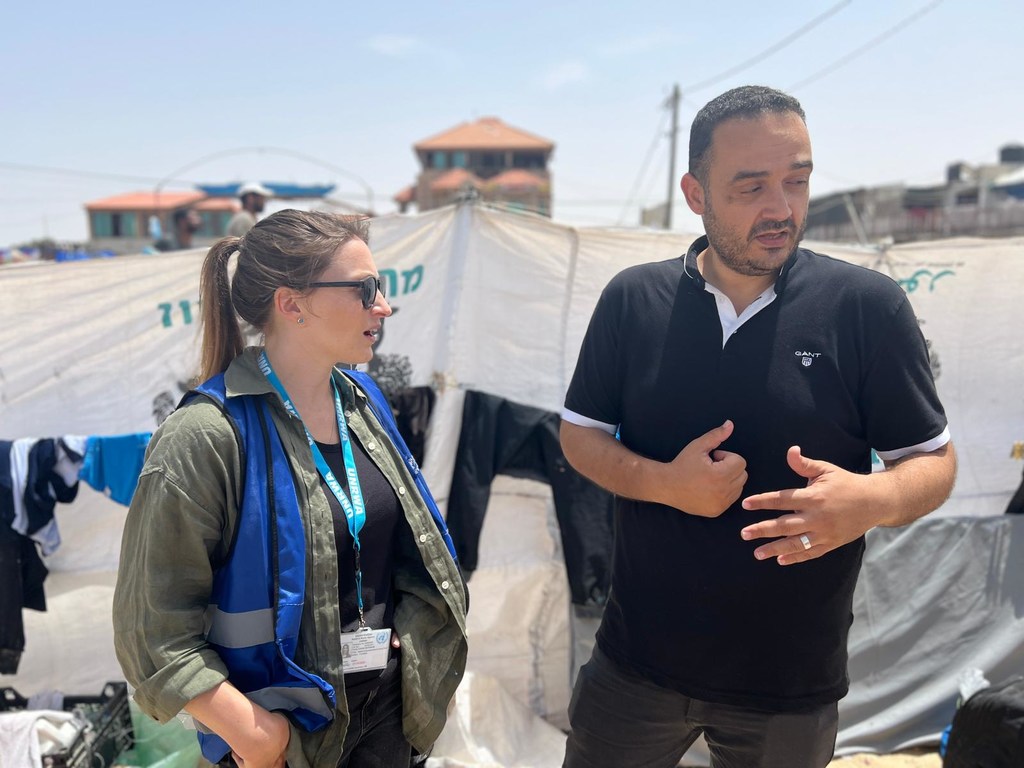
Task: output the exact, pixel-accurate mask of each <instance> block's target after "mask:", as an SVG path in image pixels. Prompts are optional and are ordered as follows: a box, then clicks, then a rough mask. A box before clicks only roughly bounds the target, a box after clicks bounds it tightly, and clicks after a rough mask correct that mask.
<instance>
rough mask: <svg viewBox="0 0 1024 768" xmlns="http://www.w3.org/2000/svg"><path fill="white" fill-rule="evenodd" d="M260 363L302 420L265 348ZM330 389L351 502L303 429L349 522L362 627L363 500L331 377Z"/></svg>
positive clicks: (288, 407)
mask: <svg viewBox="0 0 1024 768" xmlns="http://www.w3.org/2000/svg"><path fill="white" fill-rule="evenodd" d="M259 365H260V370H261V371H262V372H263V375H264V376H266V377H267V379H268V380H269V381H270V383H271V384H273V385H274V389H276V390H277V393H278V394H279V395H280V396H281V399H282V400H283V401H284V407H285V409H286V410H287V411H288V413H289V414H291V415H292V416H294V417H295V418H296V419H298V420H299V421H302V417H301V416H299V412H298V411H297V410H296V409H295V405H294V404H293V403H292V401H291V398H290V397H288V392H287V391H286V390H285V388H284V384H282V383H281V379H279V378H278V376H277V374H276V373H274V369H273V368H272V367H271V365H270V360H268V359H267V353H266V352H265V351H263V352H260V358H259ZM331 389H332V390H333V391H334V412H335V414H336V415H337V417H338V437H339V438H340V439H341V452H342V456H343V457H344V460H345V476H346V478H347V479H348V490H349V493H350V494H352V501H351V502H350V501H349V499H348V496H346V495H345V489H344V488H342V487H341V483H339V482H338V478H336V477H335V476H334V472H332V471H331V468H330V467H329V466H328V464H327V459H325V458H324V455H323V453H322V452H321V451H320V446H318V445H317V444H316V441H315V440H314V439H313V436H312V435H311V434H309V430H308V429H306V426H305V424H303V426H302V429H303V431H305V433H306V440H308V441H309V447H310V449H311V450H312V452H313V461H314V462H316V468H317V469H318V470H319V471H320V474H321V475H322V476H323V478H324V482H326V483H327V487H328V488H330V489H331V493H333V494H334V496H335V498H337V500H338V503H339V504H340V505H341V509H342V511H343V512H344V513H345V521H346V522H347V523H348V531H349V533H350V534H352V542H353V545H354V550H355V566H356V602H357V605H358V608H359V626H365V621H364V620H363V569H362V565H361V563H360V560H359V554H360V545H359V531H361V530H362V528H363V525H364V524H365V523H366V506H365V504H364V503H363V492H362V488H361V487H360V485H359V473H358V472H357V471H356V461H355V457H354V456H353V454H352V441H351V440H350V439H349V436H348V425H347V424H346V423H345V412H344V411H343V410H342V407H341V396H340V395H339V394H338V386H337V384H335V383H334V378H333V377H332V378H331Z"/></svg>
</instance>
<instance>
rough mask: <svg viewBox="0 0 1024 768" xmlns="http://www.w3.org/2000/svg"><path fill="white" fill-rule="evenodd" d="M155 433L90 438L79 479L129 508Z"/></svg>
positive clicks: (87, 442)
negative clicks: (148, 447) (147, 447)
mask: <svg viewBox="0 0 1024 768" xmlns="http://www.w3.org/2000/svg"><path fill="white" fill-rule="evenodd" d="M152 436H153V433H152V432H134V433H130V434H126V435H111V436H104V437H96V436H93V437H89V439H88V440H87V441H86V445H85V460H84V462H83V463H82V470H81V472H80V473H79V477H80V478H81V479H82V480H85V482H87V483H88V484H89V485H91V486H92V487H93V488H95V489H96V490H97V491H99V492H100V493H106V494H107V495H108V496H109V497H110V498H111V499H113V500H114V501H116V502H117V503H118V504H124V505H125V506H128V505H129V504H130V503H131V501H132V496H133V495H134V494H135V486H137V485H138V484H139V474H140V473H141V472H142V464H143V461H144V460H145V458H146V446H148V445H149V439H150V438H151V437H152Z"/></svg>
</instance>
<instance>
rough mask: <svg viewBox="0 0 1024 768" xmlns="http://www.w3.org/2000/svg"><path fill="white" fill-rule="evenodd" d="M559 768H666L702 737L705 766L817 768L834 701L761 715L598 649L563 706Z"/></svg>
mask: <svg viewBox="0 0 1024 768" xmlns="http://www.w3.org/2000/svg"><path fill="white" fill-rule="evenodd" d="M569 723H570V725H571V726H572V731H571V732H570V734H569V739H568V741H567V742H566V748H565V761H564V762H563V763H562V765H563V768H622V766H630V768H674V767H675V766H676V765H677V764H678V763H679V760H680V759H681V758H682V756H683V754H684V753H685V752H686V750H687V749H689V748H690V745H691V744H693V742H694V741H696V739H697V737H698V736H699V735H700V734H701V733H703V734H704V739H705V740H706V741H707V744H708V748H709V749H710V752H711V765H712V768H823V767H824V766H826V765H827V764H828V762H829V761H830V760H831V759H832V753H833V751H834V750H835V743H836V731H837V727H838V706H837V704H835V703H832V704H828V705H826V706H823V707H820V708H817V709H814V710H810V711H805V712H762V711H759V710H753V709H746V708H744V707H734V706H728V705H724V704H712V703H709V702H705V701H699V700H697V699H691V698H689V697H688V696H684V695H683V694H681V693H678V692H677V691H673V690H670V689H668V688H662V687H661V686H659V685H655V684H654V683H651V682H649V681H647V680H645V679H643V678H641V677H637V676H635V675H632V674H630V673H627V672H625V671H624V670H621V669H620V668H619V667H617V666H616V665H615V664H614V662H612V661H611V659H609V658H608V657H607V656H605V655H604V654H603V653H602V652H601V650H600V649H599V648H595V649H594V654H593V656H591V658H590V661H588V662H587V663H586V664H585V665H584V666H583V668H582V669H581V670H580V673H579V677H578V678H577V680H576V687H575V688H574V689H573V693H572V700H571V702H570V703H569Z"/></svg>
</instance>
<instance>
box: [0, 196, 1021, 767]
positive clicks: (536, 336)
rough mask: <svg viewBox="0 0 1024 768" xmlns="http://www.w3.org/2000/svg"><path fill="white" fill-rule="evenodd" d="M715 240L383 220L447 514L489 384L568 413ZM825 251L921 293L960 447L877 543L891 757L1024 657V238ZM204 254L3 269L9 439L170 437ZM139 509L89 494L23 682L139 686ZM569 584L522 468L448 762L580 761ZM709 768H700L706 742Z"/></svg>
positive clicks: (464, 215) (513, 217)
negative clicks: (130, 564)
mask: <svg viewBox="0 0 1024 768" xmlns="http://www.w3.org/2000/svg"><path fill="white" fill-rule="evenodd" d="M692 237H693V236H688V235H682V234H679V233H665V232H660V231H647V230H635V229H628V230H627V229H612V228H573V227H568V226H564V225H561V224H558V223H556V222H553V221H550V220H548V219H544V218H540V217H536V216H532V215H528V214H517V213H509V212H503V211H498V210H494V209H490V208H488V207H485V206H482V205H480V204H473V203H464V204H460V205H458V206H453V207H448V208H443V209H439V210H436V211H431V212H428V213H424V214H420V215H417V216H403V215H393V216H385V217H381V218H377V219H374V220H373V221H372V225H371V243H370V244H371V248H372V250H373V252H374V254H375V257H376V260H377V264H378V267H379V268H380V270H381V275H382V279H383V280H385V281H386V283H387V286H388V298H389V301H390V302H391V304H392V306H393V308H394V309H395V314H394V316H393V317H392V318H390V319H389V320H388V321H387V323H386V327H385V332H384V334H383V337H382V339H381V341H380V343H379V346H378V348H377V357H376V363H375V364H376V365H377V366H378V369H377V373H378V374H380V375H382V376H387V377H392V378H394V379H396V380H399V381H401V382H402V383H403V384H406V385H409V386H419V387H424V386H430V387H432V388H433V389H434V391H435V392H436V404H435V406H434V409H433V412H432V416H431V426H430V431H429V433H428V436H427V442H426V458H425V460H424V462H423V468H424V472H425V474H426V475H427V477H428V480H429V481H430V484H431V487H432V489H433V490H434V493H435V495H436V496H437V497H438V499H439V501H440V502H441V503H442V506H443V505H444V503H445V501H446V500H447V498H448V492H449V489H450V484H451V478H452V474H453V470H454V468H455V456H456V447H457V444H458V437H459V429H460V425H461V414H462V406H463V402H464V399H465V397H466V395H467V393H468V392H483V393H488V394H490V395H493V396H496V397H499V398H503V399H505V400H508V401H511V402H514V403H519V404H524V405H528V406H532V407H535V408H538V409H543V410H545V411H551V412H557V411H559V410H560V408H561V403H562V398H563V396H564V392H565V389H566V387H567V384H568V381H569V378H570V376H571V374H572V370H573V367H574V365H575V359H576V355H577V352H578V349H579V346H580V343H581V340H582V337H583V334H584V332H585V330H586V326H587V322H588V320H589V317H590V313H591V310H592V309H593V306H594V304H595V302H596V301H597V298H598V296H599V294H600V292H601V289H602V288H603V287H604V285H605V284H606V283H607V281H608V280H609V279H610V278H611V277H612V276H613V275H614V274H616V273H617V272H618V271H620V270H621V269H622V268H624V267H626V266H629V265H631V264H636V263H639V262H643V261H651V260H656V259H666V258H672V257H675V256H678V255H679V254H680V253H682V252H684V251H685V250H686V248H687V246H688V245H689V243H690V241H691V240H692ZM806 245H807V247H810V248H812V249H814V250H819V251H822V252H825V253H828V254H829V255H832V256H834V257H837V258H841V259H844V260H847V261H850V262H853V263H857V264H861V265H863V266H867V267H870V268H873V269H876V270H879V271H882V272H884V273H886V274H888V275H890V276H891V277H892V278H893V279H895V280H897V281H898V282H899V283H900V284H901V285H902V286H903V288H904V289H905V290H906V292H907V293H908V295H909V297H910V299H911V301H912V303H913V305H914V308H915V310H916V312H917V313H918V316H919V318H920V321H921V324H922V328H923V331H924V334H925V337H926V338H927V340H928V342H929V347H930V350H931V354H932V367H933V370H934V372H935V374H936V377H937V383H938V388H939V393H940V395H941V397H942V399H943V402H944V404H945V407H946V409H947V413H948V416H949V421H950V427H951V431H952V434H953V439H954V441H955V443H956V446H957V450H958V454H959V457H960V474H959V478H958V481H957V485H956V489H955V491H954V493H953V496H952V497H951V498H950V500H949V501H948V502H947V503H946V504H945V505H944V506H943V508H942V509H941V510H939V511H938V512H936V513H934V514H933V515H932V516H930V517H929V518H926V519H924V520H921V521H918V522H917V523H915V524H914V525H912V526H909V527H907V528H904V529H895V530H878V531H874V532H872V534H871V536H870V537H869V549H868V554H867V557H866V561H865V565H864V571H863V574H862V577H861V580H860V583H859V586H858V590H857V593H856V595H855V612H856V616H857V620H856V621H855V623H854V628H853V633H852V635H851V639H850V651H851V662H850V669H851V677H852V688H851V693H850V695H849V696H848V697H847V698H846V699H844V701H843V702H842V703H841V706H840V728H841V730H840V736H839V749H840V752H847V751H850V750H853V749H860V750H865V749H866V750H874V751H890V750H892V749H895V748H898V747H902V746H907V745H912V744H915V743H919V742H922V741H924V742H928V741H934V740H935V739H936V737H937V734H938V732H939V731H941V729H942V727H944V725H946V724H947V723H948V722H949V721H950V719H951V718H952V714H953V706H954V702H955V699H956V696H957V678H958V676H959V674H960V673H961V671H962V670H963V669H966V668H969V667H974V666H976V667H979V668H981V669H982V670H983V671H984V672H985V674H986V675H988V676H989V677H990V679H993V680H996V679H1000V678H1001V677H1003V676H1006V675H1008V674H1009V673H1010V672H1011V671H1013V670H1017V671H1019V670H1021V669H1022V668H1024V618H1022V614H1024V611H1022V608H1024V579H1022V578H1021V576H1022V573H1021V571H1022V569H1024V556H1022V555H1024V527H1022V525H1024V521H1021V520H1019V519H1018V518H1017V516H1007V515H1001V514H1000V513H1001V512H1002V510H1003V508H1004V507H1005V505H1006V503H1007V501H1008V499H1009V498H1010V495H1011V494H1012V492H1013V490H1014V489H1015V488H1016V486H1017V484H1018V482H1019V478H1020V469H1021V467H1020V463H1019V462H1015V461H1014V460H1013V459H1012V458H1011V449H1012V446H1013V445H1014V443H1015V442H1016V441H1020V440H1022V439H1024V398H1021V396H1020V392H1021V389H1022V384H1024V343H1022V341H1021V338H1020V331H1019V326H1018V325H1017V324H1016V321H1017V319H1018V312H1019V309H1018V308H1019V296H1018V294H1019V291H1020V286H1021V285H1024V258H1022V255H1024V238H1013V239H1003V240H981V239H958V240H951V241H941V242H931V243H919V244H911V245H902V246H895V247H891V248H889V249H888V250H886V251H878V250H874V249H866V248H857V247H849V246H837V245H824V244H814V243H808V244H806ZM203 255H204V254H203V252H201V251H183V252H177V253H166V254H159V255H138V256H125V257H119V258H116V259H103V260H92V261H75V262H68V263H60V264H55V263H28V264H18V265H11V266H7V267H4V268H2V269H0V296H2V297H3V299H4V300H3V301H0V439H15V438H22V437H30V436H36V437H44V436H60V435H67V434H74V435H114V434H122V433H128V432H140V431H151V430H152V429H154V428H155V427H156V425H157V423H158V422H159V420H160V419H161V418H163V417H164V416H165V415H166V413H167V410H168V408H170V407H173V403H174V402H176V401H177V399H178V397H180V395H181V393H182V392H183V391H184V390H185V389H186V388H187V386H188V382H189V381H190V378H191V377H192V376H193V375H194V374H195V372H196V368H197V361H198V340H197V335H196V331H197V328H198V298H199V295H198V286H199V269H200V265H201V262H202V257H203ZM125 511H126V510H125V508H124V507H122V506H119V505H117V504H115V503H113V502H112V501H110V500H109V499H107V498H105V497H104V496H103V495H102V494H100V493H96V492H94V491H92V489H90V488H88V487H84V484H83V488H82V489H81V490H80V493H79V497H78V499H76V501H75V502H74V503H72V504H68V505H59V506H58V510H57V521H58V525H59V530H60V535H61V538H62V540H63V543H62V545H61V546H60V548H59V549H58V550H57V551H56V552H55V553H54V554H53V555H52V556H50V557H49V558H48V560H47V565H48V567H49V568H50V570H51V575H50V577H49V580H48V581H47V590H48V595H49V598H50V599H49V603H50V605H49V611H48V612H47V613H38V614H37V613H33V612H31V611H26V616H25V621H26V638H27V647H26V651H25V654H24V656H23V658H22V662H21V666H20V668H19V670H18V673H17V674H16V675H14V676H4V677H2V678H0V684H3V685H11V686H13V687H15V688H18V689H19V690H20V691H22V692H23V693H26V694H27V693H32V692H35V691H40V690H45V689H60V690H63V691H65V692H68V693H83V692H90V691H96V690H98V689H99V688H100V687H101V686H102V685H103V682H104V681H106V680H108V679H117V678H118V677H119V676H120V672H119V669H118V667H117V665H116V662H115V661H114V658H113V651H112V648H111V639H110V637H111V628H110V619H109V610H110V600H111V593H112V585H113V573H114V571H115V570H116V566H117V560H118V555H119V543H120V529H121V526H122V525H123V521H124V515H125ZM566 582H567V577H566V568H565V564H564V558H563V553H562V547H561V542H560V539H559V529H558V525H557V523H556V519H555V514H554V511H553V508H552V501H551V493H550V490H549V489H548V487H547V486H546V485H544V484H541V483H537V482H535V481H531V480H524V479H520V478H509V477H499V478H498V479H497V480H496V481H495V483H494V486H493V487H492V493H491V497H490V503H489V506H488V508H487V515H486V520H485V524H484V530H483V532H482V536H481V542H480V564H479V568H478V569H477V570H476V571H475V572H474V573H473V575H472V579H471V581H470V588H471V590H472V594H473V598H472V610H471V613H470V620H469V624H470V631H471V651H470V659H469V669H470V672H471V673H472V674H471V675H470V676H469V679H468V680H467V683H466V684H465V685H464V686H463V689H460V693H459V697H460V698H459V705H458V707H457V709H456V716H455V717H454V718H453V721H452V726H451V727H450V728H449V729H448V731H446V732H445V734H444V735H443V736H442V740H441V742H440V743H439V745H438V750H437V754H436V755H435V758H434V763H435V765H436V766H438V768H439V767H440V766H442V765H453V766H454V765H509V766H511V765H532V766H542V765H548V764H550V765H552V766H556V765H559V764H560V762H561V753H560V749H561V746H560V745H561V743H562V739H563V737H561V735H560V733H559V732H558V730H557V729H558V728H562V727H565V726H566V725H567V721H566V715H565V708H566V706H567V703H568V698H569V692H570V690H571V680H572V677H573V674H574V672H575V670H576V669H577V668H578V666H579V664H581V663H582V662H583V661H585V660H586V655H587V653H588V649H589V647H590V645H591V644H592V640H593V631H594V629H595V626H596V618H595V612H594V611H593V610H592V608H593V607H592V606H589V607H588V606H585V605H573V604H572V602H571V600H570V595H569V590H568V588H567V585H566ZM513 714H514V715H515V716H513ZM517 718H518V719H517ZM538 719H539V720H541V721H543V722H539V721H538ZM538 745H545V746H544V748H543V749H542V748H541V746H538ZM538 750H541V751H542V752H543V754H541V753H540V752H538ZM688 759H692V760H693V761H696V762H700V760H701V759H702V756H701V754H700V750H699V748H698V749H696V750H695V751H694V753H693V755H691V756H689V757H688Z"/></svg>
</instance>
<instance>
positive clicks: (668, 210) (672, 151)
mask: <svg viewBox="0 0 1024 768" xmlns="http://www.w3.org/2000/svg"><path fill="white" fill-rule="evenodd" d="M679 99H680V95H679V84H678V83H676V84H675V85H673V86H672V95H671V96H669V99H668V101H667V102H666V106H670V107H671V108H672V132H671V133H669V160H668V200H666V201H665V229H672V198H673V197H674V196H675V193H676V183H677V181H678V180H677V179H676V136H677V135H678V133H679Z"/></svg>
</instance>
